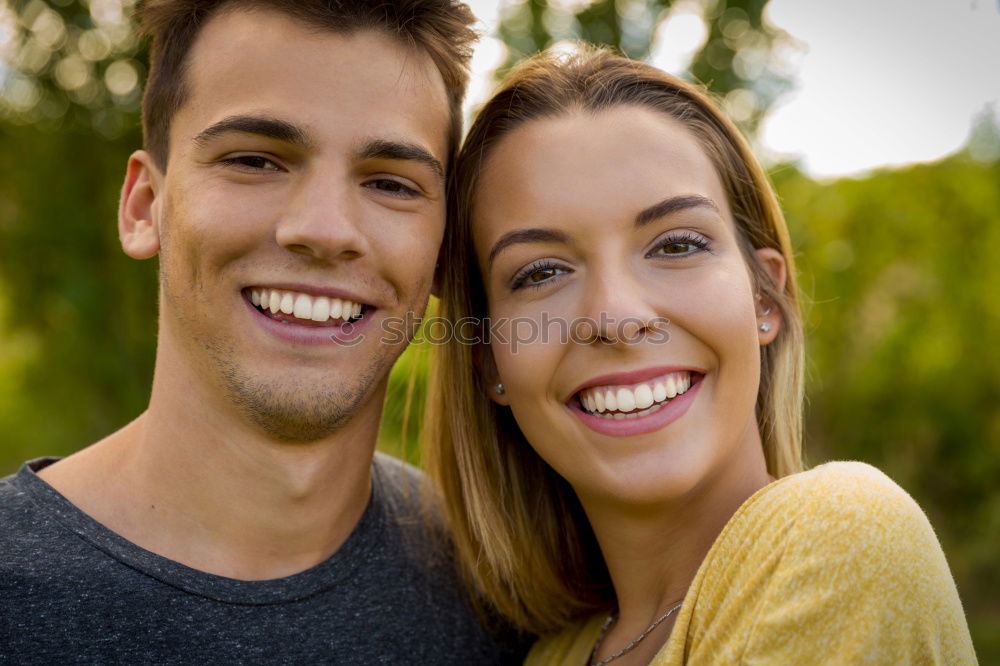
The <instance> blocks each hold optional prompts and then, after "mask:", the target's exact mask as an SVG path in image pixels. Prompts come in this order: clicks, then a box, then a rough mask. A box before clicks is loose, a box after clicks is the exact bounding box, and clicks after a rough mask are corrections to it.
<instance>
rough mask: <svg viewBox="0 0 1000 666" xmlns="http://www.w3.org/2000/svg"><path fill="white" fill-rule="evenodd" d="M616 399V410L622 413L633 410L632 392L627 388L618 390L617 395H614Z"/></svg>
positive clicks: (633, 399) (633, 398)
mask: <svg viewBox="0 0 1000 666" xmlns="http://www.w3.org/2000/svg"><path fill="white" fill-rule="evenodd" d="M615 398H617V399H618V410H619V411H622V412H631V411H632V410H633V409H635V396H634V395H632V391H630V390H628V389H627V388H620V389H618V393H617V394H616V395H615Z"/></svg>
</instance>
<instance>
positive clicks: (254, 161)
mask: <svg viewBox="0 0 1000 666" xmlns="http://www.w3.org/2000/svg"><path fill="white" fill-rule="evenodd" d="M222 163H223V164H228V165H230V166H235V167H237V168H238V169H242V170H244V171H280V170H281V169H280V168H279V167H278V165H277V164H275V163H274V162H272V161H271V160H269V159H267V158H266V157H262V156H261V155H237V156H236V157H230V158H227V159H224V160H222Z"/></svg>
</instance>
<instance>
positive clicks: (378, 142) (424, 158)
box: [358, 139, 444, 182]
mask: <svg viewBox="0 0 1000 666" xmlns="http://www.w3.org/2000/svg"><path fill="white" fill-rule="evenodd" d="M358 159H362V160H412V161H415V162H419V163H421V164H423V165H424V166H427V167H429V168H430V169H431V170H432V171H433V172H434V175H435V176H437V179H438V181H440V182H444V166H443V165H442V164H441V162H440V160H438V159H437V158H436V157H434V156H433V155H431V154H430V153H429V152H427V150H425V149H424V148H421V147H420V146H418V145H416V144H414V143H406V142H403V141H390V140H387V139H371V140H369V141H367V142H365V144H364V145H363V146H361V149H360V150H358Z"/></svg>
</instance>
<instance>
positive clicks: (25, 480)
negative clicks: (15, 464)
mask: <svg viewBox="0 0 1000 666" xmlns="http://www.w3.org/2000/svg"><path fill="white" fill-rule="evenodd" d="M41 462H43V461H42V459H39V460H37V461H34V460H33V461H30V462H26V463H24V465H22V466H21V469H20V470H19V471H18V472H16V473H14V474H11V475H9V476H5V477H3V478H0V539H3V540H6V539H7V538H8V535H10V534H12V533H14V532H17V531H19V530H20V529H22V528H23V527H25V526H30V525H33V524H35V523H36V522H37V515H38V513H39V512H40V511H41V509H40V507H39V506H38V505H37V504H36V503H35V502H34V501H33V500H32V498H31V487H30V486H31V484H30V483H29V482H30V480H31V479H30V477H32V476H33V475H34V472H31V471H30V470H29V467H30V466H32V465H35V464H37V463H41Z"/></svg>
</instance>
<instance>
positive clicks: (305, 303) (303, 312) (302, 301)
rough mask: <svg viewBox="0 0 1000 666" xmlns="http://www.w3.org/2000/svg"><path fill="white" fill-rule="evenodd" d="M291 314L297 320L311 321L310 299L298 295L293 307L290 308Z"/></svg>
mask: <svg viewBox="0 0 1000 666" xmlns="http://www.w3.org/2000/svg"><path fill="white" fill-rule="evenodd" d="M292 314H293V315H294V316H296V317H298V318H299V319H312V316H313V305H312V299H311V298H309V297H308V296H306V295H305V294H299V295H298V296H296V297H295V306H294V307H293V308H292Z"/></svg>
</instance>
